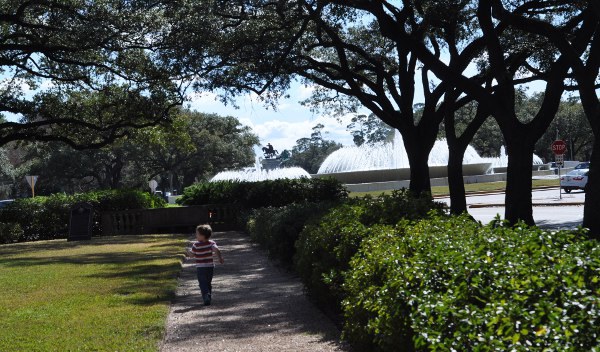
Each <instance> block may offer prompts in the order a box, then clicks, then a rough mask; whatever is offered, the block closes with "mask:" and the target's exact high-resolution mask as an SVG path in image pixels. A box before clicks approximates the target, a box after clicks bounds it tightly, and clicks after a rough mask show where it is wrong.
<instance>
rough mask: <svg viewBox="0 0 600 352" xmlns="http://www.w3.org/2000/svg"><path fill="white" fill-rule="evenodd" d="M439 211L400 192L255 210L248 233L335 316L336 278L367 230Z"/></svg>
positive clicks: (429, 202)
mask: <svg viewBox="0 0 600 352" xmlns="http://www.w3.org/2000/svg"><path fill="white" fill-rule="evenodd" d="M442 207H443V206H442V204H440V203H434V202H433V201H432V199H431V197H414V196H412V195H411V193H410V192H409V191H407V190H402V191H394V192H393V193H392V194H390V195H382V196H380V197H376V198H374V197H369V196H367V197H363V198H354V199H346V200H344V201H342V202H337V203H335V202H321V203H297V204H293V205H288V206H284V207H279V208H275V207H269V208H262V209H257V210H255V211H254V212H253V213H252V214H251V216H250V220H249V222H248V230H249V232H250V235H251V236H252V238H253V239H254V240H255V241H257V242H258V243H260V244H262V245H263V246H264V247H265V248H266V249H267V250H268V252H269V255H270V256H271V257H272V258H275V259H277V260H279V261H280V262H281V263H282V264H283V265H284V266H286V267H291V266H292V263H293V262H295V264H294V269H295V270H296V271H297V272H298V274H299V275H300V276H301V278H302V280H303V282H304V284H305V286H306V288H307V291H308V293H309V294H310V295H311V296H312V297H313V298H314V300H315V301H316V302H317V303H318V304H319V305H320V306H321V307H323V308H327V309H332V310H333V311H334V312H335V313H341V306H340V302H341V299H342V297H343V296H342V294H341V282H342V279H343V278H342V273H343V271H344V270H346V269H347V268H348V263H349V261H350V258H352V256H353V255H354V254H355V253H356V252H357V250H358V247H359V246H360V242H361V240H362V238H363V237H365V236H367V235H368V233H369V231H370V228H371V227H372V226H373V225H375V224H380V223H381V224H396V223H397V222H398V221H401V220H402V219H406V218H408V219H418V218H422V217H424V216H426V215H427V213H428V212H430V211H432V210H436V211H441V209H442ZM324 277H325V280H323V278H324Z"/></svg>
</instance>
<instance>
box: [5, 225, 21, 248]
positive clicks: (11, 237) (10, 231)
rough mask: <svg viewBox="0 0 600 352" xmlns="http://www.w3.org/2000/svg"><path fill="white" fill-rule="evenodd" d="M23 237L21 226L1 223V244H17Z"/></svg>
mask: <svg viewBox="0 0 600 352" xmlns="http://www.w3.org/2000/svg"><path fill="white" fill-rule="evenodd" d="M22 236H23V229H22V228H21V225H19V224H16V223H14V222H8V223H5V222H0V243H13V242H17V241H18V240H19V238H21V237H22Z"/></svg>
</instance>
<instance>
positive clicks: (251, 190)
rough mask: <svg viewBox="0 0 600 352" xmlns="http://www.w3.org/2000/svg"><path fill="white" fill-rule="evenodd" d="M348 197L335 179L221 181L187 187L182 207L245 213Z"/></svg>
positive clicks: (181, 201) (182, 199)
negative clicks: (233, 208)
mask: <svg viewBox="0 0 600 352" xmlns="http://www.w3.org/2000/svg"><path fill="white" fill-rule="evenodd" d="M347 196H348V193H347V191H346V189H345V188H344V186H343V185H342V184H341V183H340V182H339V181H337V180H335V179H333V178H324V179H318V178H313V179H309V178H301V179H295V180H287V179H281V180H272V181H261V182H237V181H219V182H206V183H198V184H195V185H193V186H190V187H187V188H186V189H185V190H184V192H183V196H182V197H181V198H179V199H178V202H179V204H182V205H204V204H238V205H240V206H242V207H244V208H246V209H257V208H264V207H281V206H285V205H288V204H293V203H303V202H322V201H337V200H340V199H345V198H346V197H347Z"/></svg>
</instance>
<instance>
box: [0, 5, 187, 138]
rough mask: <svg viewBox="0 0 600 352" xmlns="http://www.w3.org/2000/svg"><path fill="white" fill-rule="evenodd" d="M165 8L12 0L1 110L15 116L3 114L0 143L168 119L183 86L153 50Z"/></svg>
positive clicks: (0, 46) (3, 41)
mask: <svg viewBox="0 0 600 352" xmlns="http://www.w3.org/2000/svg"><path fill="white" fill-rule="evenodd" d="M163 11H164V6H163V5H162V4H161V3H160V2H153V3H148V2H143V1H133V2H131V1H119V0H107V1H97V2H92V3H89V2H85V1H81V0H67V1H53V0H42V1H19V0H8V1H3V2H2V4H1V5H0V113H4V115H5V116H8V117H11V120H12V121H1V122H0V146H2V145H5V144H6V143H8V142H11V141H18V140H29V141H35V140H37V141H50V140H58V141H62V142H64V143H67V144H70V145H71V146H72V147H76V148H84V147H98V146H100V145H103V144H106V143H108V142H110V141H113V140H114V139H116V138H118V137H121V136H124V135H125V134H126V133H127V131H129V130H130V129H131V128H136V127H143V126H147V125H151V124H156V123H160V122H165V121H168V119H169V110H170V108H171V107H173V106H175V105H176V104H178V103H180V102H181V96H180V94H179V90H178V89H177V88H178V87H177V86H176V85H175V84H174V83H173V82H172V79H173V78H176V77H175V76H172V75H171V74H170V73H169V72H168V71H167V70H164V69H163V67H164V66H163V65H162V64H161V62H160V60H159V58H158V57H156V55H155V54H154V51H155V49H156V48H157V47H158V46H159V45H160V40H159V39H158V38H160V35H161V33H162V32H163V31H164V28H165V27H164V16H162V13H163ZM15 120H16V121H15Z"/></svg>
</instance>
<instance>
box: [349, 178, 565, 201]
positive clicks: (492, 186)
mask: <svg viewBox="0 0 600 352" xmlns="http://www.w3.org/2000/svg"><path fill="white" fill-rule="evenodd" d="M539 187H558V179H552V180H533V188H539ZM505 189H506V182H486V183H470V184H466V185H465V191H466V192H467V193H477V192H498V191H504V190H505ZM389 192H391V191H372V192H351V193H350V197H362V196H366V195H371V196H379V195H381V194H382V193H389ZM431 193H432V194H433V195H434V196H447V195H448V194H449V193H450V190H449V189H448V186H437V187H431Z"/></svg>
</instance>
